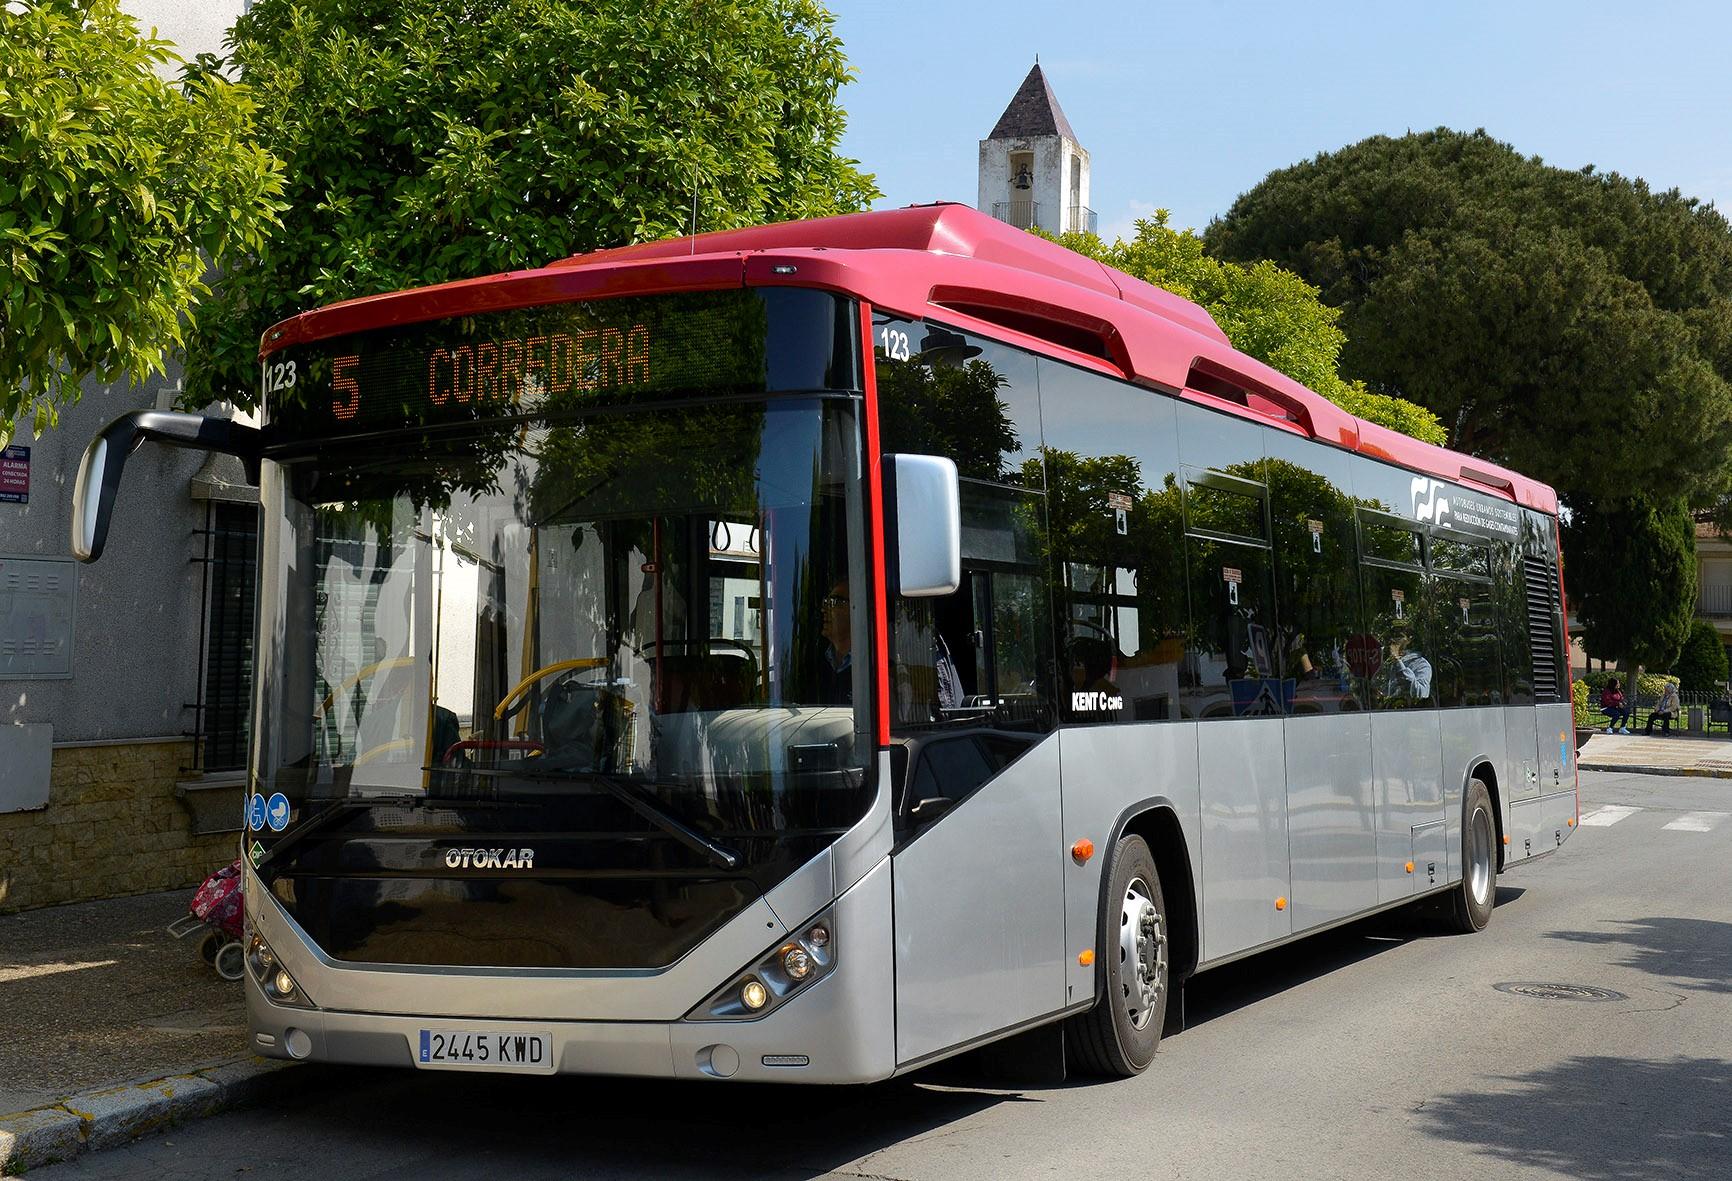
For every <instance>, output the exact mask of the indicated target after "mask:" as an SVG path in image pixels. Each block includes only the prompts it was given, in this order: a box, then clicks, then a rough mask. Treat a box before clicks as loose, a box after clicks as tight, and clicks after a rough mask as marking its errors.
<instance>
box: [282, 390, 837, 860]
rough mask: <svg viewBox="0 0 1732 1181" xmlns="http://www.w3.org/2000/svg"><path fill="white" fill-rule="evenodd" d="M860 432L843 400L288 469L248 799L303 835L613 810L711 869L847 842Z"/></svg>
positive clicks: (628, 418) (376, 450) (547, 429)
mask: <svg viewBox="0 0 1732 1181" xmlns="http://www.w3.org/2000/svg"><path fill="white" fill-rule="evenodd" d="M855 429H856V428H855V415H854V412H853V408H852V405H851V403H850V402H849V400H848V399H846V398H841V397H829V398H822V397H788V398H777V399H768V400H753V401H727V402H689V403H686V404H683V405H677V406H668V405H662V406H656V407H654V408H653V409H640V410H623V411H621V410H609V411H604V412H598V413H595V414H592V415H588V416H584V417H579V418H576V419H574V420H571V421H566V422H560V423H548V422H542V423H536V424H531V425H525V424H505V425H500V426H498V427H496V428H491V429H480V428H478V429H476V430H474V431H469V432H465V433H463V434H461V435H458V436H457V437H455V438H453V439H449V440H445V441H444V442H434V443H431V444H428V443H426V442H425V441H423V442H422V443H421V445H419V446H417V447H414V448H397V447H390V446H378V445H365V446H328V445H327V446H323V447H321V448H320V449H319V450H318V452H317V453H316V454H314V455H309V456H306V457H304V458H297V459H293V460H292V461H289V462H286V463H284V465H283V470H284V472H285V473H286V476H285V488H284V491H285V493H286V495H285V496H284V500H283V509H284V512H285V514H286V522H285V525H286V527H285V529H284V532H283V536H282V538H281V542H282V545H283V546H284V547H285V553H284V555H283V556H284V561H283V563H282V569H283V573H284V585H283V588H282V594H281V596H280V598H278V599H277V611H278V618H277V619H275V620H274V621H268V622H267V626H266V629H265V634H266V635H273V634H274V635H275V636H277V637H278V638H279V639H280V641H281V642H282V644H283V645H284V647H283V651H282V654H281V658H280V664H279V666H278V668H277V671H276V676H275V677H274V678H273V680H272V683H273V685H275V686H278V687H279V690H278V691H277V692H276V693H275V694H274V695H273V696H274V699H273V700H270V701H268V702H267V708H266V710H265V712H264V713H263V716H262V718H261V724H262V726H263V728H264V730H265V731H266V732H265V733H264V734H263V735H262V738H263V742H262V746H261V749H262V750H263V751H265V752H268V762H267V763H266V765H264V766H262V767H261V768H260V771H261V773H262V774H263V775H264V776H265V778H266V779H267V780H268V782H269V790H270V791H271V792H283V793H284V794H285V796H286V797H287V799H288V800H289V801H290V802H291V803H292V804H293V805H294V806H295V807H296V808H297V809H298V810H299V812H300V813H301V815H300V816H298V817H297V819H298V820H300V821H301V822H303V823H304V822H305V820H306V819H307V818H308V814H309V813H310V812H313V811H316V810H317V809H318V808H319V807H320V806H321V805H322V804H323V803H325V802H328V801H334V800H345V799H354V798H368V797H390V798H394V799H401V798H403V797H410V798H447V799H453V800H477V799H480V800H496V799H514V798H544V797H547V796H550V795H552V796H558V795H562V794H570V793H585V792H595V791H597V790H598V789H599V790H608V791H613V792H614V793H616V794H618V793H620V792H621V790H622V789H623V790H624V792H626V793H629V794H627V795H626V796H625V797H623V798H625V799H626V802H627V803H629V804H632V805H633V806H634V811H636V812H638V813H639V814H641V815H644V816H647V817H648V818H649V819H650V821H651V822H652V823H658V824H661V825H662V826H663V827H669V826H670V825H671V826H674V827H673V828H671V829H670V831H675V832H676V833H677V832H679V831H681V830H684V831H685V835H686V836H687V837H691V836H693V835H694V832H693V830H696V834H695V835H696V836H697V837H698V838H699V839H698V841H697V847H698V848H699V849H700V850H703V851H706V852H708V853H710V854H712V855H713V856H712V860H715V861H716V862H717V863H718V864H721V865H724V866H729V867H731V864H732V862H733V861H734V860H735V859H736V858H737V856H738V854H737V851H735V850H732V849H731V844H732V843H735V842H737V841H738V840H739V839H740V838H741V837H742V836H743V835H744V834H748V833H751V832H754V831H757V830H763V829H771V830H773V829H777V828H781V827H786V826H799V827H811V826H825V825H837V824H846V823H848V822H850V821H851V820H853V819H856V818H857V815H858V812H859V810H860V807H861V797H860V793H859V788H860V786H861V784H862V782H863V779H864V768H865V759H866V756H867V753H868V751H869V743H868V742H867V741H866V738H865V734H866V726H865V711H864V706H865V704H866V702H867V700H868V693H867V690H866V682H865V680H864V677H865V673H864V669H865V667H866V663H867V662H865V661H864V660H858V661H857V660H855V659H854V653H855V651H856V650H857V649H858V648H860V647H862V646H863V641H864V635H863V622H862V621H863V619H864V615H863V613H861V612H860V611H857V610H856V609H855V608H854V606H853V604H855V603H857V602H860V601H862V599H863V597H864V590H863V585H857V584H859V583H860V577H861V562H860V561H859V559H858V556H857V551H858V548H859V532H860V530H859V505H858V503H857V501H858V491H857V486H858V479H857V456H858V453H859V444H858V441H857V439H856V436H855ZM688 843H691V842H688Z"/></svg>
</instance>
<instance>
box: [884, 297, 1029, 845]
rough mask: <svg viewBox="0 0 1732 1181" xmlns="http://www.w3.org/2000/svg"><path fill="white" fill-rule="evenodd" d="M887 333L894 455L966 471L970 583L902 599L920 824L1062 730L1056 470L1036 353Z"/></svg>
mask: <svg viewBox="0 0 1732 1181" xmlns="http://www.w3.org/2000/svg"><path fill="white" fill-rule="evenodd" d="M873 340H874V345H875V347H874V354H875V356H874V360H875V366H876V374H877V385H878V398H879V423H880V428H879V429H880V433H881V438H882V442H883V449H884V451H885V452H886V453H887V454H894V453H904V454H920V455H942V456H945V457H947V458H949V459H951V460H954V461H955V463H956V466H957V469H958V471H959V472H960V473H961V475H962V579H961V584H960V585H959V586H958V588H957V590H956V591H955V592H953V593H952V594H949V595H944V596H941V597H937V598H921V599H905V598H901V597H896V598H893V599H892V600H891V602H890V604H889V607H890V620H891V637H890V679H891V733H892V735H893V736H894V738H895V741H896V743H897V744H898V750H897V751H896V752H895V756H896V757H895V760H894V761H895V764H896V765H897V767H898V768H899V769H900V771H901V782H900V784H899V789H900V790H899V799H898V821H899V823H901V824H902V825H903V826H904V827H905V828H907V827H910V826H914V825H917V824H918V823H920V819H919V818H917V817H916V815H915V809H916V808H917V807H918V805H919V804H920V802H921V800H923V799H928V798H935V797H939V796H943V797H945V798H949V799H960V798H962V797H963V796H966V795H968V794H969V793H971V792H973V791H974V790H975V789H977V788H978V787H980V785H981V784H983V783H985V782H986V781H987V780H988V779H990V778H991V777H992V776H993V775H996V774H997V773H998V772H999V771H1000V770H1002V769H1003V768H1004V767H1005V766H1008V765H1009V764H1010V763H1011V762H1013V761H1015V759H1016V758H1017V757H1018V756H1019V755H1020V754H1021V753H1022V752H1023V751H1025V750H1027V749H1028V747H1029V746H1031V745H1032V744H1033V743H1034V742H1035V740H1036V739H1037V738H1038V736H1039V735H1041V734H1043V733H1045V732H1047V731H1049V730H1051V729H1052V727H1053V726H1054V725H1055V724H1056V710H1055V707H1054V694H1055V692H1056V683H1057V676H1056V672H1055V665H1054V657H1053V639H1052V592H1051V583H1050V576H1049V573H1048V572H1049V570H1050V558H1049V548H1050V542H1049V540H1048V528H1047V505H1046V499H1047V498H1046V493H1045V489H1046V475H1045V470H1044V466H1043V464H1042V460H1041V430H1040V412H1039V397H1038V393H1037V390H1036V375H1035V360H1034V358H1033V357H1032V356H1031V355H1029V354H1027V353H1024V352H1021V351H1020V350H1017V349H1012V348H1009V347H1008V346H1005V345H1001V344H998V343H996V342H993V341H990V340H986V339H983V338H980V337H976V336H973V335H971V334H967V333H962V332H956V331H953V330H950V329H947V328H943V327H940V326H937V325H931V324H925V323H921V322H917V321H909V320H903V319H899V318H896V317H892V316H882V315H880V316H876V317H874V319H873Z"/></svg>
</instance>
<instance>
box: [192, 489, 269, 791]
mask: <svg viewBox="0 0 1732 1181" xmlns="http://www.w3.org/2000/svg"><path fill="white" fill-rule="evenodd" d="M258 544H259V510H258V507H257V506H256V505H251V504H226V503H213V504H212V505H211V522H210V533H209V545H210V550H209V553H210V560H209V566H208V570H209V576H210V582H209V597H208V599H207V600H206V606H207V611H208V617H207V635H206V640H205V662H204V669H203V670H202V671H203V674H204V691H203V693H202V694H201V695H200V702H201V709H200V723H201V724H200V730H201V737H202V739H203V742H202V745H201V749H200V754H201V756H202V762H203V766H204V770H206V771H231V770H235V769H237V768H240V767H244V766H246V761H247V740H248V738H249V737H250V734H251V730H252V688H253V608H254V597H255V590H256V588H257V584H258Z"/></svg>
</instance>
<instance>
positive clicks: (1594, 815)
mask: <svg viewBox="0 0 1732 1181" xmlns="http://www.w3.org/2000/svg"><path fill="white" fill-rule="evenodd" d="M1640 811H1641V809H1640V808H1632V807H1630V806H1629V805H1627V804H1606V805H1605V806H1604V807H1600V808H1595V809H1594V810H1593V811H1592V812H1587V813H1584V814H1583V816H1582V819H1581V821H1580V823H1581V824H1583V825H1587V826H1589V827H1592V828H1610V827H1612V825H1614V824H1616V823H1617V822H1618V821H1620V820H1622V819H1624V818H1625V817H1627V816H1634V815H1635V814H1636V813H1637V812H1640Z"/></svg>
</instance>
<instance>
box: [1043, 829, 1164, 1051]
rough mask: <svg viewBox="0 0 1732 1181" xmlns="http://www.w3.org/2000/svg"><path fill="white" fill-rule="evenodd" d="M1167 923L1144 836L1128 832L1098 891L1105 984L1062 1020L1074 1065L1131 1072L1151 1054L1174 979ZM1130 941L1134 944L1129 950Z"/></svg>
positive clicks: (1156, 878)
mask: <svg viewBox="0 0 1732 1181" xmlns="http://www.w3.org/2000/svg"><path fill="white" fill-rule="evenodd" d="M1136 915H1141V916H1142V917H1141V918H1140V919H1137V918H1135V917H1134V916H1136ZM1170 930H1171V925H1170V924H1169V923H1168V921H1167V904H1166V899H1165V898H1163V897H1162V896H1161V879H1160V875H1159V874H1158V873H1157V872H1156V870H1155V859H1154V857H1153V856H1152V855H1150V853H1149V846H1148V845H1147V844H1146V843H1145V842H1144V841H1143V838H1142V837H1139V836H1128V837H1125V838H1124V839H1123V840H1121V841H1119V843H1118V848H1116V849H1114V850H1113V859H1112V861H1111V862H1110V863H1109V864H1108V865H1107V889H1106V892H1105V894H1104V895H1103V896H1102V914H1101V925H1100V941H1099V942H1100V947H1099V955H1100V956H1101V960H1102V961H1103V962H1102V963H1101V975H1102V977H1103V978H1104V982H1105V987H1104V988H1102V990H1101V995H1100V996H1098V997H1096V998H1095V1004H1094V1008H1092V1009H1090V1010H1089V1011H1088V1012H1086V1013H1080V1014H1078V1015H1077V1016H1075V1017H1072V1018H1071V1019H1070V1021H1068V1022H1067V1023H1066V1025H1065V1047H1066V1050H1067V1056H1068V1057H1069V1059H1070V1063H1071V1066H1072V1067H1073V1068H1075V1069H1076V1070H1078V1071H1079V1072H1081V1073H1085V1074H1097V1075H1106V1076H1108V1077H1110V1078H1129V1077H1131V1076H1132V1075H1136V1074H1141V1073H1142V1072H1143V1071H1144V1070H1145V1069H1146V1068H1147V1067H1148V1065H1149V1063H1150V1062H1152V1061H1154V1057H1155V1047H1156V1045H1158V1044H1159V1042H1160V1040H1161V1026H1162V1025H1163V1024H1164V1023H1165V1021H1166V1016H1167V993H1168V991H1169V989H1170V987H1171V979H1172V968H1171V957H1170V956H1169V955H1168V932H1169V931H1170ZM1132 947H1134V948H1135V949H1136V950H1135V951H1134V952H1131V951H1130V950H1129V948H1132ZM1151 957H1152V959H1153V964H1152V966H1151V965H1150V962H1149V961H1150V959H1151Z"/></svg>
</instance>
